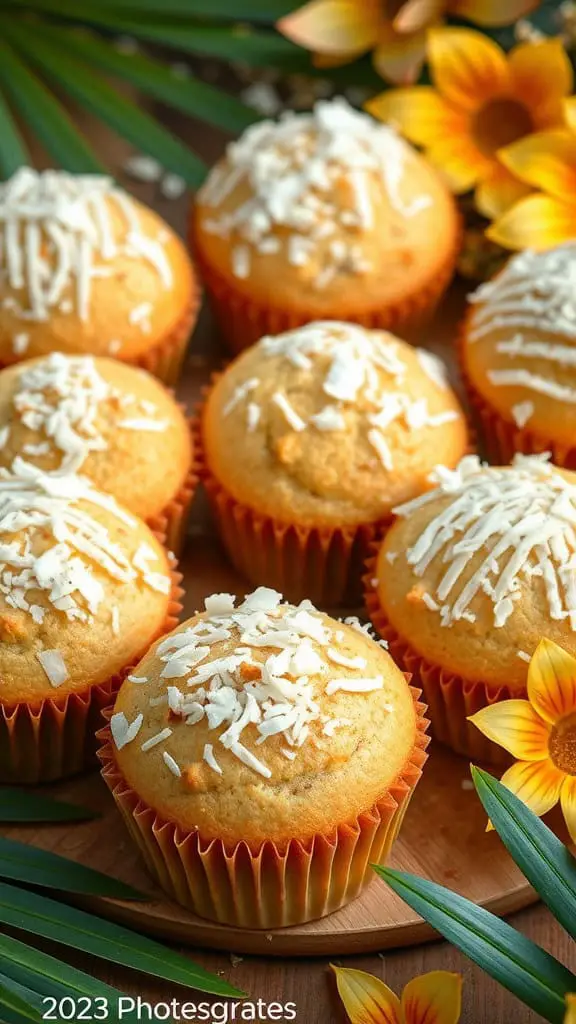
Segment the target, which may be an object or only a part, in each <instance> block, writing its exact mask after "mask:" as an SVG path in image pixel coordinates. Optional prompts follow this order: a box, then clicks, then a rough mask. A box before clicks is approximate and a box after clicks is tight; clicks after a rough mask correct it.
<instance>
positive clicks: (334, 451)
mask: <svg viewBox="0 0 576 1024" xmlns="http://www.w3.org/2000/svg"><path fill="white" fill-rule="evenodd" d="M203 432H204V444H205V449H206V459H207V462H208V465H209V468H210V470H211V472H212V473H213V474H214V475H215V476H216V478H217V479H218V480H219V481H220V482H221V484H222V485H223V486H224V487H225V488H226V489H227V490H228V491H229V492H230V493H231V494H232V495H233V497H234V498H236V499H237V500H238V501H241V502H243V503H244V504H247V505H249V506H251V507H255V508H256V509H257V510H258V511H260V512H263V513H265V514H267V515H270V516H272V517H275V518H278V519H280V520H284V521H287V522H299V523H305V524H310V525H324V524H326V525H343V524H351V525H354V524H358V523H367V522H375V521H377V520H379V519H382V518H384V517H385V516H387V515H388V513H389V512H390V510H391V509H392V508H393V506H394V505H395V504H397V503H398V502H401V501H406V500H407V499H408V498H412V497H414V496H415V495H416V494H420V493H421V492H422V491H424V490H426V489H427V488H428V487H429V486H430V484H429V481H428V476H429V473H430V471H431V470H432V468H433V467H434V466H435V465H437V464H438V463H443V464H445V465H448V466H455V465H456V464H457V462H458V461H459V459H460V458H461V457H462V455H463V454H464V452H465V450H466V445H467V431H466V422H465V418H464V414H463V412H462V410H461V408H460V405H459V404H458V400H457V398H456V396H455V395H454V393H453V392H452V390H451V389H450V387H449V385H448V383H447V381H446V378H445V373H444V367H443V364H442V363H441V362H440V360H438V359H437V358H436V357H435V356H433V355H431V353H429V352H425V351H422V350H419V349H415V348H412V347H411V346H410V345H407V344H406V343H405V342H402V341H400V340H399V339H398V338H395V337H393V336H392V335H391V334H387V333H384V332H382V331H367V330H365V329H364V328H362V327H357V326H355V325H352V324H346V323H336V322H326V323H314V324H309V325H308V326H306V327H302V328H300V329H299V330H297V331H293V332H290V333H288V334H281V335H279V336H277V337H270V338H263V339H262V341H260V342H259V343H258V344H257V345H255V346H253V347H252V348H251V349H248V350H247V351H246V352H244V353H242V355H240V356H239V357H238V358H237V359H236V360H235V361H234V362H233V363H232V364H231V365H230V366H229V367H228V368H227V369H226V370H225V372H224V373H223V374H222V376H221V377H220V378H219V379H218V380H217V382H216V384H215V386H214V387H213V389H212V391H211V393H210V395H209V398H208V401H207V404H206V407H205V410H204V417H203Z"/></svg>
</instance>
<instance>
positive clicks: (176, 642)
mask: <svg viewBox="0 0 576 1024" xmlns="http://www.w3.org/2000/svg"><path fill="white" fill-rule="evenodd" d="M281 602H282V597H281V595H280V594H278V593H277V592H276V591H274V590H270V589H268V588H265V587H260V588H258V590H256V591H255V592H254V593H253V594H250V595H249V596H248V597H247V598H246V600H245V601H243V602H242V604H240V605H239V606H238V607H237V608H236V607H235V599H234V598H233V597H232V596H231V595H230V594H216V595H214V596H213V597H210V598H207V600H206V610H205V611H204V612H202V613H201V614H198V615H195V616H194V618H192V619H190V620H189V621H188V622H186V623H184V624H183V625H182V626H180V627H179V628H178V629H176V630H175V631H174V632H173V633H171V634H170V635H169V636H168V637H166V638H165V639H164V640H162V641H161V642H160V643H157V644H156V645H155V646H154V647H153V648H152V649H151V650H150V651H149V652H148V654H147V655H146V656H145V658H144V659H143V661H141V662H140V664H139V665H138V667H137V668H136V669H135V670H134V674H133V676H131V677H130V678H129V680H127V681H126V682H125V683H124V684H123V685H122V688H121V690H120V693H119V694H118V697H117V700H116V705H115V711H114V715H113V717H112V720H111V730H112V736H113V743H114V745H115V758H116V760H117V763H118V766H119V768H120V770H121V772H122V774H123V776H124V777H125V779H126V780H127V781H128V783H129V784H130V786H132V788H133V789H134V790H135V791H136V792H137V793H138V795H139V796H140V797H141V799H143V800H144V801H145V802H146V803H147V804H148V805H149V806H151V807H152V808H153V809H154V810H155V811H156V812H157V813H159V814H160V815H161V816H162V817H164V818H166V819H168V820H170V821H173V822H175V823H176V824H178V825H179V826H181V827H182V828H183V829H187V830H188V829H198V830H199V831H200V833H201V834H202V836H203V837H206V838H219V839H222V840H224V841H227V842H228V841H229V842H231V843H235V842H239V841H240V840H245V841H246V842H248V843H260V842H262V841H264V840H267V839H268V840H271V841H274V842H280V843H281V842H283V841H287V840H289V839H292V838H304V837H307V836H310V835H313V834H314V833H317V832H330V831H331V830H332V829H333V828H334V827H335V826H337V825H339V824H343V823H344V822H347V821H350V822H352V821H353V820H354V819H355V818H356V817H357V816H358V814H360V813H361V812H362V811H364V810H367V809H368V808H370V807H371V806H372V805H373V804H374V803H375V802H376V801H377V800H378V799H379V798H380V797H382V796H383V795H384V794H385V792H386V791H387V790H388V789H389V787H390V786H391V785H392V784H393V783H394V781H395V780H396V779H397V778H398V776H399V775H401V774H402V772H403V770H404V769H405V768H406V767H407V765H408V763H409V762H410V760H411V755H412V753H413V751H414V747H415V745H416V743H417V738H418V729H417V722H416V710H415V706H414V701H413V698H412V694H411V692H410V689H409V687H408V684H407V682H406V680H405V678H404V676H403V674H402V673H401V672H400V670H399V669H398V668H397V667H396V665H395V664H394V662H393V661H392V659H391V658H390V657H389V655H388V654H387V653H386V651H385V650H383V648H382V646H381V645H380V644H378V643H376V642H375V641H374V640H373V639H372V638H371V637H370V636H369V635H368V632H367V627H362V626H360V624H359V623H358V621H357V620H355V619H349V620H346V622H345V623H340V622H336V621H335V620H334V619H330V618H329V617H328V616H327V615H324V614H322V613H320V612H318V611H316V610H315V609H314V607H313V606H312V605H311V604H310V603H309V602H307V601H306V602H303V603H302V604H300V605H299V606H298V607H295V606H293V605H290V604H284V603H281ZM419 745H422V743H420V744H419Z"/></svg>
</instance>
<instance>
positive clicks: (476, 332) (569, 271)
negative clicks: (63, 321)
mask: <svg viewBox="0 0 576 1024" xmlns="http://www.w3.org/2000/svg"><path fill="white" fill-rule="evenodd" d="M575 289H576V243H575V242H568V243H566V244H565V245H561V246H558V248H556V249H550V250H548V251H547V252H540V253H536V252H532V251H530V250H526V251H525V252H521V253H518V255H516V256H514V257H513V258H512V259H511V260H509V262H508V263H507V264H506V267H505V268H504V270H503V271H502V272H501V273H500V274H499V275H498V276H497V277H495V278H494V280H493V281H488V282H487V283H486V284H483V285H481V286H480V288H478V289H477V290H476V291H475V292H474V293H473V295H471V296H470V302H471V303H473V307H474V308H473V312H472V316H471V318H470V325H469V330H468V335H467V336H468V340H469V342H471V343H482V342H484V341H485V340H488V339H489V338H490V337H491V336H492V335H493V334H494V332H496V331H504V332H505V333H506V336H505V338H503V339H502V340H500V341H497V342H496V352H497V353H499V354H500V355H502V356H505V357H506V360H510V367H509V368H506V367H500V368H498V369H497V368H492V369H489V370H488V374H487V376H488V379H489V381H490V383H491V384H492V385H494V386H495V387H514V388H525V389H526V390H527V391H532V392H536V393H538V394H541V395H546V396H547V397H549V398H552V399H555V400H556V401H558V402H563V403H566V404H570V405H574V404H576V387H570V386H569V385H568V384H566V383H563V382H562V381H560V380H557V378H556V373H557V372H558V371H561V370H566V369H568V370H570V369H572V370H573V369H574V368H576V297H575V295H576V292H575ZM546 334H549V335H551V337H552V339H555V340H548V339H547V338H546V337H545V335H546ZM535 363H537V364H538V366H537V367H535ZM542 364H544V366H546V365H547V367H548V372H547V373H543V371H542ZM527 406H528V403H527V402H522V403H518V405H517V406H516V407H515V408H516V409H520V418H518V415H517V414H516V413H515V412H514V410H513V414H514V418H515V420H516V423H517V424H518V426H520V427H522V426H524V423H526V422H528V419H529V418H530V416H531V415H532V412H533V407H532V412H531V413H530V416H528V418H527V419H524V411H525V410H526V409H527ZM522 420H524V422H522Z"/></svg>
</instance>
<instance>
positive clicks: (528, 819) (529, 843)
mask: <svg viewBox="0 0 576 1024" xmlns="http://www.w3.org/2000/svg"><path fill="white" fill-rule="evenodd" d="M472 778H473V779H474V784H475V786H476V789H477V791H478V796H479V797H480V799H481V801H482V803H483V805H484V809H485V810H486V813H487V814H488V817H489V818H490V820H491V822H492V824H493V825H494V828H495V829H496V831H497V832H498V834H499V836H500V838H501V839H502V842H503V843H504V845H505V847H506V849H507V850H508V851H509V853H510V854H511V856H512V859H513V860H514V861H515V863H516V864H517V865H518V867H519V868H520V870H521V872H522V874H523V875H525V876H526V878H527V879H528V881H529V882H530V885H532V887H533V888H534V889H535V890H536V892H537V893H538V895H539V896H540V898H541V899H542V900H543V902H544V903H545V904H546V906H547V907H549V909H550V910H551V911H552V913H553V914H554V917H555V918H556V919H557V920H558V921H559V922H560V924H561V925H562V927H563V928H564V929H565V931H567V932H568V934H569V935H571V936H572V938H573V939H576V860H574V857H573V856H572V855H571V853H570V851H569V850H568V849H567V848H566V846H564V843H561V842H560V840H559V839H558V838H557V837H556V836H555V835H554V833H553V832H551V831H550V829H549V828H547V826H546V825H545V824H544V822H543V821H540V818H537V817H536V815H535V814H533V813H532V811H531V810H529V808H528V807H526V804H524V803H523V802H522V800H519V799H518V797H517V796H515V795H514V794H513V793H511V792H510V790H509V789H506V786H503V785H502V783H501V782H498V780H497V779H495V778H494V777H493V776H492V775H489V774H488V773H487V772H483V771H481V770H480V769H479V768H473V769H472Z"/></svg>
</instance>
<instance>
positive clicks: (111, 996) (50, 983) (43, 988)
mask: <svg viewBox="0 0 576 1024" xmlns="http://www.w3.org/2000/svg"><path fill="white" fill-rule="evenodd" d="M0 962H1V965H2V967H1V970H2V974H3V975H4V976H6V977H8V978H10V980H11V981H12V982H13V983H14V984H16V985H19V986H20V987H21V988H22V989H24V990H26V991H27V992H28V993H29V999H30V1000H32V999H33V995H34V993H37V994H38V995H39V996H40V997H47V996H52V997H53V998H54V999H56V1000H58V1001H59V1000H60V999H62V998H63V997H64V996H70V995H71V996H73V997H84V998H88V999H90V1000H94V1001H95V1000H101V1001H102V1002H101V1005H104V1006H106V1007H107V1008H108V1013H109V1016H108V1017H107V1018H106V1024H114V1022H115V1021H116V1020H117V1013H116V1010H117V1008H118V1004H119V1000H120V999H121V998H122V997H123V993H122V992H120V991H119V990H118V989H116V988H112V986H111V985H106V984H105V982H103V981H98V979H97V978H93V977H92V975H90V974H85V973H84V971H80V970H78V968H76V967H70V965H69V964H67V963H65V962H64V961H62V960H57V959H56V957H53V956H50V954H48V953H44V952H43V951H42V950H40V949H35V948H34V947H33V946H27V945H26V944H25V943H24V942H20V940H19V939H15V938H13V937H12V936H6V935H4V936H2V935H0ZM123 1010H124V1012H123V1014H122V1020H123V1021H129V1022H136V1021H137V1020H139V1019H141V1018H139V1016H138V1014H137V1012H135V1011H131V1010H130V1008H129V1006H128V1005H127V1004H126V1005H125V1007H124V1008H123Z"/></svg>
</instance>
